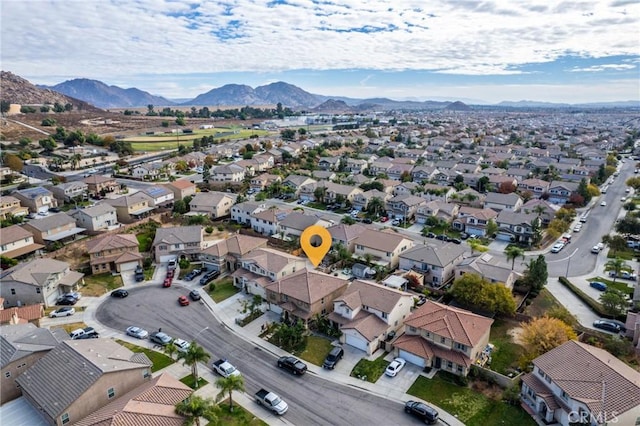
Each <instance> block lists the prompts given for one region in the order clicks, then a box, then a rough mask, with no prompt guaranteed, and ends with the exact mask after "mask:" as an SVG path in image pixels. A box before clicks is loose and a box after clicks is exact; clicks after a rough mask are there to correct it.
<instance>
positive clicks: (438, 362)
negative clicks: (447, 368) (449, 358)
mask: <svg viewBox="0 0 640 426" xmlns="http://www.w3.org/2000/svg"><path fill="white" fill-rule="evenodd" d="M441 364H442V360H441V359H440V358H438V357H436V365H435V367H436V368H440V365H441Z"/></svg>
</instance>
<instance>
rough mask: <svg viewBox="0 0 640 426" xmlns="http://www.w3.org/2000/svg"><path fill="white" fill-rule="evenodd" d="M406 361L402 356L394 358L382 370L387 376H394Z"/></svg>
mask: <svg viewBox="0 0 640 426" xmlns="http://www.w3.org/2000/svg"><path fill="white" fill-rule="evenodd" d="M406 363H407V361H405V360H404V359H402V358H394V359H393V361H391V364H389V365H388V366H387V369H386V370H384V374H386V375H387V376H389V377H396V375H397V374H398V373H399V372H400V370H402V368H404V366H405V364H406Z"/></svg>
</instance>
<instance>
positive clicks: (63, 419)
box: [60, 413, 69, 425]
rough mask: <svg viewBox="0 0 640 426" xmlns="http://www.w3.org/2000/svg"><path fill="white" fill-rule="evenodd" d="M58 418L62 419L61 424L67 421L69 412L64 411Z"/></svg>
mask: <svg viewBox="0 0 640 426" xmlns="http://www.w3.org/2000/svg"><path fill="white" fill-rule="evenodd" d="M60 420H61V421H62V424H63V425H66V424H67V423H69V413H64V414H63V415H62V416H60Z"/></svg>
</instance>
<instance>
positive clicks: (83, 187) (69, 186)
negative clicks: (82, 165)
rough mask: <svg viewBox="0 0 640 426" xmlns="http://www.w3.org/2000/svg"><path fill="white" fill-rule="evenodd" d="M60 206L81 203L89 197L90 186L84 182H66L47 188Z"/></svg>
mask: <svg viewBox="0 0 640 426" xmlns="http://www.w3.org/2000/svg"><path fill="white" fill-rule="evenodd" d="M47 189H48V190H49V191H51V193H52V194H53V196H54V197H55V198H56V200H57V201H58V203H59V204H64V203H69V202H72V201H74V200H76V201H81V200H85V199H87V197H88V196H89V192H88V191H89V186H88V185H87V184H86V183H84V182H82V181H78V182H66V183H60V184H58V185H54V186H49V187H47Z"/></svg>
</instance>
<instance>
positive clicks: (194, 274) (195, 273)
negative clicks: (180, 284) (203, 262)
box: [184, 269, 202, 281]
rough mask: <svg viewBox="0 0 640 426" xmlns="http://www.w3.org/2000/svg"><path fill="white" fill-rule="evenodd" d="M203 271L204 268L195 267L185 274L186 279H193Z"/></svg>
mask: <svg viewBox="0 0 640 426" xmlns="http://www.w3.org/2000/svg"><path fill="white" fill-rule="evenodd" d="M201 273H202V269H194V270H193V271H191V272H189V273H188V274H187V275H185V276H184V279H185V281H191V280H193V279H194V278H195V277H197V276H198V275H200V274H201Z"/></svg>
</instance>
